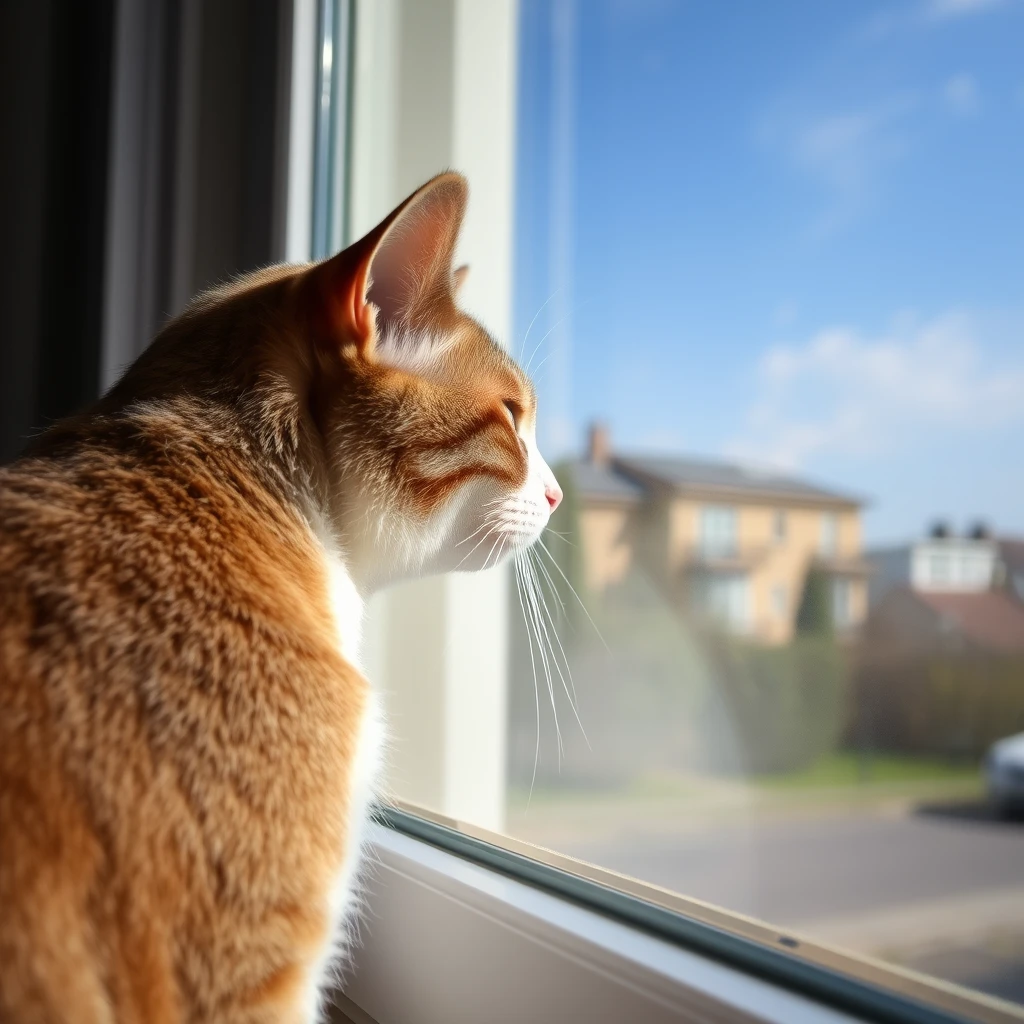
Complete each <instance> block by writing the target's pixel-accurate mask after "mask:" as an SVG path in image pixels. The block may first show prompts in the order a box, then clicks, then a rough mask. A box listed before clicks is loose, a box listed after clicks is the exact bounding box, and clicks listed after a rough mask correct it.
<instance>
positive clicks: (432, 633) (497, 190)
mask: <svg viewBox="0 0 1024 1024" xmlns="http://www.w3.org/2000/svg"><path fill="white" fill-rule="evenodd" d="M347 2H352V0H293V25H292V28H293V41H292V47H293V51H292V52H293V67H292V76H291V90H292V93H291V128H290V135H289V139H290V143H289V159H288V175H287V179H288V180H287V203H286V208H287V211H288V223H287V225H286V231H287V234H286V237H287V250H288V257H289V258H290V259H304V258H308V257H309V255H310V251H309V250H310V248H311V246H312V233H311V230H310V226H311V220H310V215H311V213H314V212H315V211H312V209H311V205H310V199H309V195H308V193H309V192H310V185H311V182H312V180H313V172H312V169H313V159H314V152H315V149H316V145H317V140H316V133H315V131H314V130H313V128H312V122H313V117H312V113H311V112H310V111H309V110H308V109H307V107H306V104H307V103H309V102H311V101H312V98H313V96H314V95H315V93H314V89H313V86H312V85H311V83H310V81H308V80H307V79H308V78H309V77H310V71H311V68H310V61H311V60H313V61H314V64H315V56H312V55H315V53H316V49H315V44H313V45H311V43H310V40H311V39H313V40H315V39H316V34H317V31H318V25H319V23H320V21H321V18H320V14H319V8H320V6H321V5H322V4H325V3H326V4H330V3H336V4H343V3H347ZM349 13H354V21H350V22H347V24H349V25H353V24H354V40H355V44H354V60H353V61H352V62H351V64H350V65H349V67H348V72H347V73H348V74H349V75H350V78H349V82H350V84H351V86H352V87H353V88H354V102H353V103H352V106H351V108H350V109H349V110H348V111H346V116H348V114H349V113H350V114H351V118H352V122H351V131H352V135H351V138H352V140H353V153H352V154H351V157H350V165H349V167H348V168H347V169H346V170H347V172H348V173H347V174H345V175H344V176H343V177H344V180H345V182H346V186H347V188H348V196H347V200H348V203H347V220H348V224H349V238H350V239H351V238H353V237H358V236H359V235H360V234H361V233H362V232H364V231H365V230H366V229H367V228H368V227H370V226H371V225H372V224H373V223H374V222H375V221H376V220H377V219H378V218H379V217H380V216H382V215H383V214H384V213H386V212H387V210H388V209H390V207H391V206H392V205H393V204H394V203H395V202H397V201H398V200H400V199H401V198H403V197H404V195H405V194H406V193H407V192H408V191H410V190H411V188H413V187H415V186H416V185H417V184H419V183H420V182H421V181H422V180H425V179H426V178H427V177H429V176H430V175H431V174H433V173H434V172H436V171H438V170H440V169H442V168H443V167H445V166H452V167H456V168H458V169H459V170H463V171H465V172H467V174H468V175H469V177H470V181H471V183H472V187H473V190H474V191H473V195H474V197H476V198H475V200H474V201H475V202H476V203H477V206H476V207H475V208H474V207H472V206H471V209H470V214H469V217H468V219H467V224H466V230H465V232H464V237H463V241H462V252H460V257H461V256H468V257H469V260H470V262H471V263H476V264H478V265H479V267H480V272H479V273H474V274H471V275H470V278H469V282H468V284H467V289H466V292H465V295H464V301H465V303H466V305H467V306H469V308H471V309H472V310H473V311H474V312H475V313H477V314H478V315H479V316H481V317H482V319H483V320H484V322H485V323H486V324H487V325H488V326H489V327H491V328H492V330H493V331H494V333H495V334H496V335H497V336H498V337H502V338H507V337H508V332H507V328H508V324H509V321H510V316H509V311H510V306H511V283H510V282H511V237H512V231H511V228H512V207H511V197H512V164H513V160H512V145H513V142H514V125H515V108H514V96H515V67H516V45H517V41H516V33H515V28H516V24H517V4H516V0H487V2H486V3H484V2H483V0H415V2H411V0H373V2H372V3H371V2H357V3H355V6H354V8H353V9H351V10H350V11H349ZM403 39H404V40H406V41H407V45H413V46H414V48H415V51H416V52H415V54H414V55H410V54H409V53H402V52H400V47H401V40H403ZM432 62H433V63H432ZM335 66H336V67H341V66H342V62H341V61H338V62H336V63H335ZM439 90H440V92H439ZM439 95H440V96H441V98H442V99H444V102H443V103H441V104H440V106H439V105H438V97H439ZM439 111H440V115H439ZM339 116H340V115H339ZM496 126H498V129H497V130H496ZM506 593H507V588H506V580H505V579H504V577H503V576H502V575H501V574H496V573H492V574H490V575H484V576H478V577H470V576H465V575H464V576H457V577H449V578H446V579H441V580H432V581H425V582H424V583H421V584H417V585H414V586H412V587H410V588H406V589H405V590H404V591H395V592H394V593H393V594H392V595H390V596H385V597H383V598H382V599H380V600H379V601H377V602H376V607H375V608H374V609H373V613H372V616H371V621H370V623H369V630H368V632H369V638H370V643H369V650H367V651H366V652H364V666H365V668H366V671H367V675H368V676H369V678H370V679H371V682H373V683H374V684H375V685H378V686H379V685H381V684H383V686H384V688H385V689H386V690H387V691H388V696H389V697H391V698H396V705H397V707H398V709H399V713H404V714H406V715H412V714H415V713H416V711H417V705H416V703H415V702H416V701H419V705H418V707H419V709H420V710H423V709H429V711H430V712H431V714H429V715H423V716H422V717H421V719H420V721H419V722H418V723H417V728H419V729H422V730H424V731H426V732H428V733H429V735H428V736H427V742H425V743H424V744H423V745H422V747H421V748H420V749H417V748H416V747H415V744H407V746H411V747H413V750H412V753H411V754H407V755H405V756H406V763H405V764H404V766H402V768H403V769H404V771H405V772H406V773H407V775H406V778H405V780H403V785H404V786H405V789H406V790H408V788H409V787H408V785H406V784H407V783H408V782H409V780H410V779H411V778H412V776H413V775H419V776H421V777H422V779H421V790H420V792H421V795H422V799H423V800H424V802H425V803H426V802H429V803H430V804H431V806H433V807H434V808H440V809H441V810H442V811H446V812H447V813H448V815H449V816H450V817H440V816H439V815H438V814H436V813H435V812H433V811H431V812H428V811H425V810H422V809H419V808H414V807H411V806H406V807H404V808H399V807H391V808H390V809H389V810H386V811H384V812H382V814H381V818H380V821H379V822H378V823H377V824H375V825H373V826H372V828H371V830H370V836H369V839H370V848H371V849H370V855H369V860H370V862H371V865H370V867H369V868H368V870H367V872H366V875H367V877H366V882H365V908H364V912H363V915H362V920H361V922H360V925H359V935H358V941H357V942H356V943H355V946H354V953H353V957H352V961H351V963H350V964H349V966H348V969H347V971H346V976H345V979H344V982H343V985H342V992H340V993H339V994H338V996H337V1002H338V1006H337V1009H336V1011H335V1012H333V1013H332V1019H336V1020H337V1019H341V1020H350V1021H355V1022H356V1024H361V1022H366V1021H369V1022H373V1021H376V1022H378V1024H392V1022H393V1024H398V1022H403V1024H404V1022H417V1024H419V1022H424V1024H432V1022H438V1024H440V1022H442V1021H443V1022H445V1024H450V1022H459V1021H466V1022H484V1021H486V1022H488V1024H490V1022H504V1021H508V1022H510V1024H511V1022H521V1021H549V1020H550V1021H554V1020H558V1021H576V1020H580V1021H583V1020H585V1021H588V1022H589V1021H643V1022H645V1024H649V1022H650V1024H653V1022H657V1021H662V1020H664V1021H670V1020H687V1021H708V1022H710V1021H715V1022H732V1021H737V1022H748V1021H749V1022H754V1021H760V1022H766V1021H767V1022H778V1024H804V1022H807V1024H810V1022H812V1021H813V1022H821V1024H840V1022H848V1021H855V1020H862V1021H867V1020H889V1021H913V1022H920V1024H924V1022H929V1024H931V1022H934V1024H951V1022H953V1021H956V1020H963V1019H966V1018H971V1019H975V1020H983V1021H986V1022H991V1024H1002V1022H1004V1021H1009V1020H1011V1019H1014V1017H1013V1016H1011V1015H1010V1014H1009V1013H1008V1012H1007V1010H1006V1009H1003V1008H1001V1007H1000V1006H999V1005H998V1004H997V1003H996V1002H995V1001H993V1000H986V999H984V998H982V997H977V998H974V997H973V996H970V995H968V994H966V993H962V992H960V991H957V990H953V989H951V988H950V987H949V986H943V985H941V984H940V983H932V982H930V981H927V980H925V979H917V978H914V977H911V976H908V975H906V974H903V973H901V972H898V971H895V970H890V969H889V968H886V967H884V966H881V965H878V964H874V963H871V962H868V961H861V960H858V959H857V958H854V957H850V956H846V955H844V954H841V953H837V952H834V951H832V950H829V949H826V948H824V947H820V946H816V945H813V944H812V943H809V942H807V941H806V940H804V939H802V938H799V937H796V936H793V935H789V934H782V933H778V932H774V931H773V930H772V929H770V928H769V927H767V926H763V925H760V924H758V923H757V922H753V921H750V920H748V919H746V918H743V917H740V916H739V915H735V914H732V913H729V912H727V911H722V910H718V909H716V908H713V907H710V906H708V905H706V904H702V903H699V902H698V901H694V900H688V899H686V898H684V897H682V896H677V895H675V894H672V893H668V892H665V891H664V890H660V889H657V888H656V887H653V886H648V885H645V884H643V883H640V882H636V881H633V880H630V879H626V878H622V877H619V876H616V875H614V874H613V873H611V872H607V871H602V870H601V869H598V868H593V867H590V866H587V865H582V864H579V863H578V862H575V861H572V860H570V859H569V858H566V857H561V856H559V855H557V854H553V853H551V852H549V851H543V850H540V849H538V848H534V847H530V846H529V845H528V844H525V843H521V842H517V841H515V840H512V839H509V838H507V837H505V836H501V835H498V834H496V832H488V831H486V830H485V829H484V828H482V827H480V826H481V823H483V824H485V825H486V824H491V825H493V826H494V827H495V828H496V829H500V826H501V814H500V811H498V810H497V809H496V800H499V799H500V800H501V801H502V802H503V799H504V781H505V780H504V775H503V770H504V759H505V746H504V744H505V719H504V698H505V692H504V676H503V672H504V665H505V653H506V646H505V645H506V637H505V630H506V624H507V614H506V606H505V595H506ZM423 620H427V622H428V627H429V628H424V624H423ZM389 632H390V633H391V635H396V633H397V635H401V637H402V644H400V645H392V644H389V643H388V642H387V639H388V633H389ZM466 636H473V637H474V638H475V645H474V647H473V649H471V650H467V648H466V645H465V644H464V643H462V644H461V646H462V651H461V653H459V652H455V653H454V655H453V653H452V650H451V649H452V648H453V646H454V647H459V646H460V638H462V639H463V640H464V638H465V637H466ZM396 648H401V650H398V651H396ZM481 678H483V679H486V680H489V684H488V685H487V686H484V687H481V686H480V681H481ZM481 689H483V690H484V691H485V695H484V697H483V699H482V702H481V698H480V696H479V692H478V691H480V690H481ZM468 726H472V729H469V728H467V727H468ZM467 737H471V739H470V740H467ZM453 738H454V739H453ZM439 739H440V740H441V741H442V742H440V743H439ZM439 752H440V756H439ZM467 780H469V782H470V783H472V785H467ZM454 817H462V818H464V819H466V820H471V821H473V822H474V823H475V824H474V825H472V826H470V825H465V824H460V823H459V822H457V821H455V820H453V819H454Z"/></svg>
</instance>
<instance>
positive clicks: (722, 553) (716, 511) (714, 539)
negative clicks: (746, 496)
mask: <svg viewBox="0 0 1024 1024" xmlns="http://www.w3.org/2000/svg"><path fill="white" fill-rule="evenodd" d="M700 550H701V553H702V554H703V555H704V556H705V557H707V558H729V557H731V556H733V555H735V554H736V509H734V508H729V507H726V506H720V505H708V506H704V507H703V508H702V509H701V510H700Z"/></svg>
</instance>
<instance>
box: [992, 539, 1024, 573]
mask: <svg viewBox="0 0 1024 1024" xmlns="http://www.w3.org/2000/svg"><path fill="white" fill-rule="evenodd" d="M997 543H998V545H999V554H1000V555H1001V556H1002V559H1003V561H1004V562H1005V563H1006V567H1007V568H1008V569H1009V570H1010V572H1024V540H1022V539H1019V538H1016V537H1014V538H1012V539H1010V538H1000V539H999V540H998V541H997Z"/></svg>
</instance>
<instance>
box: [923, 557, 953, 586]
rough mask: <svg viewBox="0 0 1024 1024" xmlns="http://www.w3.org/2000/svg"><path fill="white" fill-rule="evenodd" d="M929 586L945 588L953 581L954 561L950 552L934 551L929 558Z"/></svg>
mask: <svg viewBox="0 0 1024 1024" xmlns="http://www.w3.org/2000/svg"><path fill="white" fill-rule="evenodd" d="M927 564H928V586H930V587H943V586H946V585H948V584H950V583H952V581H953V560H952V558H951V556H950V554H949V552H948V551H933V552H932V553H931V554H930V555H929V556H928V563H927Z"/></svg>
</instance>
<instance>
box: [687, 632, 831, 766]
mask: <svg viewBox="0 0 1024 1024" xmlns="http://www.w3.org/2000/svg"><path fill="white" fill-rule="evenodd" d="M707 653H708V656H709V661H710V666H711V670H712V685H711V687H710V689H709V691H708V696H709V699H710V702H711V706H710V709H709V714H710V716H711V720H712V721H714V719H715V718H717V719H718V725H717V729H714V728H713V730H712V732H713V734H715V733H716V734H717V735H718V736H719V738H720V741H719V743H718V744H717V748H716V746H715V745H712V747H711V749H709V750H708V751H707V755H708V767H710V768H712V769H715V770H718V771H727V772H730V771H731V772H738V773H740V774H743V775H763V774H769V773H775V772H792V771H797V770H799V769H801V768H805V767H807V766H809V765H811V764H813V763H814V762H815V761H816V760H818V758H819V757H821V756H822V755H823V754H825V753H828V752H829V751H832V750H834V749H836V747H837V745H838V744H839V741H840V739H841V737H842V735H843V732H844V729H845V725H846V719H847V711H848V706H849V705H848V689H849V686H848V684H849V674H850V666H849V657H848V654H847V652H846V651H845V650H844V649H843V648H842V647H840V646H839V645H838V644H836V643H835V642H834V641H833V640H831V639H829V638H828V637H815V636H798V637H797V638H796V639H794V640H793V641H792V643H790V644H787V645H785V646H780V647H764V646H760V645H756V644H751V643H744V642H741V641H738V640H735V639H729V638H726V637H719V638H713V639H711V640H710V641H709V643H708V645H707Z"/></svg>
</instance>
